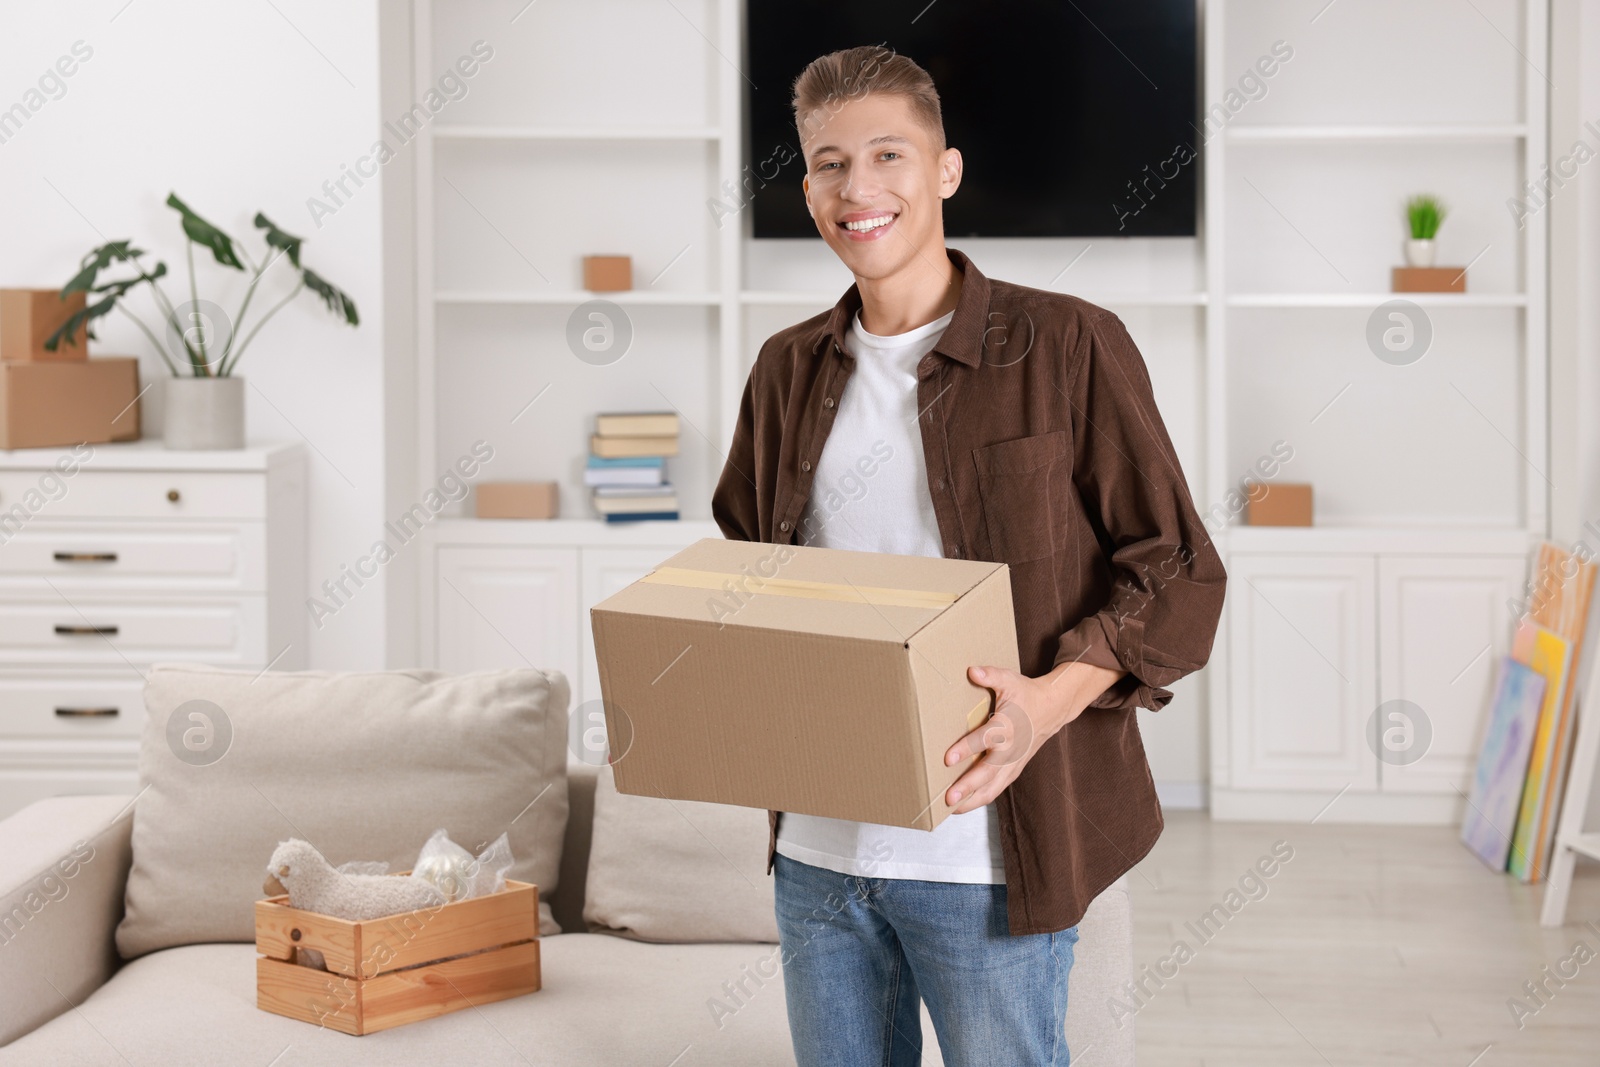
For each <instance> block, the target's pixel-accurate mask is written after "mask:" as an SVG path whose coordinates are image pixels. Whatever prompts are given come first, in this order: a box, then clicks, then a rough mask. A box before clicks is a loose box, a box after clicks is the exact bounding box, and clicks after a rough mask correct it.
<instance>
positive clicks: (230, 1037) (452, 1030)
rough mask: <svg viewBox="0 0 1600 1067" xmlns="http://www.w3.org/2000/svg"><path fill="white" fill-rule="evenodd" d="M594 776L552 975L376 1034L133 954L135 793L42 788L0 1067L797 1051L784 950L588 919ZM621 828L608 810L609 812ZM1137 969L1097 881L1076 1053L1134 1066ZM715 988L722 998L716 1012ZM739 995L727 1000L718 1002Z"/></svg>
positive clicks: (248, 952) (187, 965) (196, 950)
mask: <svg viewBox="0 0 1600 1067" xmlns="http://www.w3.org/2000/svg"><path fill="white" fill-rule="evenodd" d="M563 700H564V694H563ZM563 706H564V705H563ZM147 741H148V739H147ZM597 781H599V774H597V772H596V771H595V770H594V769H593V768H589V767H585V766H583V765H582V764H576V763H574V764H571V765H570V766H569V768H568V775H567V780H566V784H567V814H566V827H565V833H564V835H563V843H562V847H561V853H560V864H559V880H558V883H557V889H556V890H555V892H554V894H553V895H552V896H551V898H550V900H549V903H550V906H551V911H552V913H553V915H554V918H555V920H556V921H557V922H559V924H560V927H561V929H562V931H563V932H562V933H559V934H552V935H547V936H545V937H543V938H542V939H541V957H542V975H543V983H544V985H543V988H542V989H541V990H540V991H539V992H536V993H533V994H530V995H528V996H524V997H519V998H516V999H513V1000H508V1001H501V1002H498V1003H493V1004H485V1005H482V1006H478V1007H471V1008H467V1009H464V1010H461V1011H457V1012H454V1013H451V1014H448V1015H445V1016H441V1017H439V1018H436V1019H430V1020H425V1021H422V1022H418V1023H414V1024H410V1025H407V1026H402V1027H398V1028H396V1029H393V1030H388V1031H383V1032H380V1033H376V1034H370V1035H367V1036H365V1037H350V1036H347V1035H345V1034H342V1033H338V1032H335V1031H332V1030H327V1029H322V1028H318V1027H316V1026H313V1025H310V1024H307V1023H302V1022H298V1021H295V1020H291V1019H287V1018H283V1017H280V1016H277V1015H273V1014H270V1013H267V1012H264V1011H261V1010H259V1009H257V1008H256V1006H255V967H254V960H255V956H256V953H255V947H254V945H253V944H251V943H247V942H245V943H241V942H239V941H233V942H207V943H198V944H180V945H177V946H175V947H170V948H164V949H160V950H159V951H152V952H147V953H145V954H143V955H139V956H137V958H133V959H131V960H126V961H124V960H123V959H122V958H121V957H120V956H119V953H118V948H117V944H118V942H117V938H116V931H117V927H118V923H119V921H120V920H121V918H122V916H123V913H124V905H125V891H126V889H127V882H128V878H129V872H130V867H131V866H132V861H133V843H134V840H135V835H134V833H133V826H134V802H135V798H134V797H133V796H64V797H55V798H51V799H48V800H43V801H39V802H37V803H35V804H33V805H31V806H29V807H27V808H25V809H23V810H22V811H20V812H18V813H17V814H15V815H13V816H12V817H11V818H9V819H6V820H4V821H3V822H0V1005H3V1006H4V1007H3V1010H0V1067H9V1065H13V1064H17V1065H20V1064H29V1065H32V1064H73V1065H93V1064H102V1063H103V1064H134V1065H141V1067H142V1065H144V1064H151V1065H161V1067H179V1065H185V1064H207V1065H210V1064H230V1065H233V1064H259V1065H261V1067H268V1065H274V1067H291V1065H295V1067H299V1065H306V1064H341V1065H343V1064H360V1063H374V1064H406V1063H417V1064H437V1063H451V1064H456V1063H461V1064H467V1063H470V1064H473V1065H475V1067H482V1065H493V1064H507V1065H521V1067H528V1065H538V1067H545V1065H557V1064H585V1065H587V1064H628V1065H632V1064H648V1065H660V1067H667V1065H669V1064H670V1065H673V1067H691V1065H696V1064H730V1065H733V1064H737V1065H741V1067H756V1065H763V1064H792V1063H793V1062H794V1057H793V1053H792V1050H791V1046H790V1040H789V1031H788V1024H787V1019H786V1011H785V1003H784V993H783V982H782V974H781V968H773V967H772V966H771V964H772V961H775V960H776V955H775V954H776V951H777V946H775V945H773V944H766V943H757V942H748V943H744V942H722V943H716V942H699V943H662V942H649V941H644V940H639V939H637V938H633V937H626V936H618V935H617V934H616V933H610V932H589V931H590V930H592V929H599V928H600V927H601V926H602V925H604V924H602V923H596V922H594V921H592V915H593V914H594V913H595V912H597V911H598V910H599V906H598V905H597V904H596V903H595V899H594V898H595V897H596V895H597V894H598V892H599V891H600V890H601V889H602V888H604V887H602V886H599V885H596V884H595V882H594V881H592V879H595V878H612V879H614V880H620V878H618V868H617V867H616V866H615V864H616V862H617V860H616V855H615V853H616V849H615V847H613V848H612V849H611V853H612V858H610V859H607V860H605V862H604V863H603V864H602V863H596V864H595V865H594V869H591V845H592V844H593V843H594V841H593V834H594V832H595V829H594V828H595V820H594V811H595V800H596V794H597V792H600V793H601V795H602V798H604V797H605V796H606V795H607V793H606V791H605V790H604V789H599V790H597ZM602 785H609V782H608V781H607V782H605V783H602ZM610 795H613V796H614V795H615V794H614V791H612V792H611V794H610ZM613 810H615V809H613ZM725 810H728V811H740V812H742V811H744V810H745V809H725ZM757 816H758V818H759V821H760V822H762V823H764V822H765V816H764V814H761V813H757ZM616 821H617V817H616V816H615V815H613V816H612V817H611V821H610V825H615V824H616ZM604 823H605V820H602V824H604ZM656 836H663V837H664V836H665V835H664V834H663V835H656ZM78 842H84V843H87V844H88V845H90V846H91V847H92V848H93V850H94V859H93V861H92V862H88V863H85V864H82V865H81V866H79V867H77V868H76V869H75V870H74V871H73V873H72V876H71V878H70V879H69V880H65V881H63V880H60V879H55V880H53V881H52V882H51V883H41V881H40V873H41V872H47V871H49V870H50V869H51V868H52V865H53V864H56V863H58V862H59V861H60V859H61V858H62V857H63V856H67V855H69V854H70V853H71V852H72V850H73V849H74V846H75V844H76V843H78ZM762 844H763V845H764V841H763V842H762ZM601 851H602V850H599V849H596V850H594V852H595V857H596V859H598V858H599V855H600V852H601ZM634 851H639V850H638V849H636V848H635V847H634V843H633V842H631V841H630V842H629V849H628V852H629V854H630V855H631V854H632V853H633V852H634ZM763 851H764V850H763ZM632 862H633V864H634V865H636V867H635V869H634V870H633V871H630V872H628V873H629V876H630V878H632V880H633V882H634V884H635V885H637V884H640V882H639V879H638V878H637V875H638V874H639V873H640V872H649V871H650V870H651V868H652V864H653V862H654V861H653V857H652V855H650V854H648V853H647V852H642V851H640V854H638V855H636V856H633V861H632ZM663 862H670V860H663ZM41 884H51V885H54V886H55V889H54V890H53V892H52V895H50V896H47V897H44V898H42V899H41V897H40V895H39V889H40V886H41ZM643 884H649V883H648V882H647V881H646V882H644V883H643ZM761 888H762V890H763V891H765V888H766V887H761ZM28 893H32V894H33V896H32V898H31V900H30V901H28V902H26V903H25V901H24V895H25V894H28ZM690 896H692V894H690ZM613 897H615V894H613ZM130 899H131V898H130ZM586 902H587V904H588V906H587V908H586ZM691 904H693V902H692V901H691ZM698 906H704V902H701V903H700V905H698ZM586 912H588V913H589V915H587V916H586ZM612 925H618V924H616V923H613V924H612ZM764 964H765V966H763V965H764ZM763 973H766V974H771V977H768V978H765V979H763V978H761V977H760V975H761V974H763ZM1131 978H1132V935H1131V923H1130V910H1129V903H1128V891H1127V886H1126V884H1125V882H1124V883H1118V884H1117V885H1115V886H1113V887H1111V888H1110V889H1108V890H1107V891H1106V892H1105V893H1104V894H1102V895H1101V897H1100V898H1099V899H1098V900H1096V901H1095V903H1094V905H1093V906H1092V907H1091V909H1090V912H1089V915H1088V916H1087V917H1086V918H1085V920H1084V922H1083V923H1082V924H1081V925H1080V941H1079V943H1078V948H1077V962H1076V964H1075V966H1074V970H1073V972H1072V981H1071V992H1070V1009H1069V1018H1068V1026H1067V1030H1068V1039H1069V1042H1070V1045H1071V1047H1072V1050H1073V1053H1074V1062H1080V1061H1081V1062H1084V1063H1086V1064H1089V1065H1091V1067H1109V1065H1114V1064H1132V1063H1133V1062H1134V1061H1133V1028H1132V1026H1131V1025H1128V1026H1126V1027H1124V1028H1120V1029H1119V1028H1118V1027H1116V1026H1115V1025H1114V1024H1113V1022H1112V1016H1111V1014H1110V1012H1109V1010H1108V1001H1109V1000H1110V998H1112V997H1117V998H1119V999H1121V998H1123V996H1124V994H1123V993H1122V987H1123V985H1124V983H1126V982H1127V981H1129V980H1130V979H1131ZM714 1001H719V1002H720V1003H721V1004H722V1005H723V1007H724V1010H722V1011H720V1012H714V1011H713V1010H712V1008H711V1005H712V1003H713V1002H714ZM729 1004H732V1005H734V1006H735V1010H733V1011H731V1012H730V1011H727V1010H725V1009H726V1007H727V1006H728V1005H729ZM923 1033H924V1035H925V1041H924V1062H925V1063H932V1064H937V1063H941V1062H942V1060H941V1058H940V1056H939V1051H938V1043H937V1040H936V1039H935V1038H934V1037H933V1030H932V1027H931V1026H930V1025H929V1024H928V1022H927V1018H926V1009H924V1027H923Z"/></svg>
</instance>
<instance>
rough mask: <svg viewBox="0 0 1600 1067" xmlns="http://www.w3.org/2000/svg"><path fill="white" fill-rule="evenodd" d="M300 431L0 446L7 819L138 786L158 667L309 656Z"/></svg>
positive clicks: (0, 708)
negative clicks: (221, 443)
mask: <svg viewBox="0 0 1600 1067" xmlns="http://www.w3.org/2000/svg"><path fill="white" fill-rule="evenodd" d="M305 498H306V459H305V451H304V449H303V448H302V447H301V445H300V444H298V443H285V444H264V445H258V446H253V447H251V448H247V449H242V450H239V451H231V452H174V451H167V450H166V449H164V448H162V447H161V443H160V442H159V441H138V442H131V443H128V444H117V445H80V446H78V447H77V448H76V449H71V448H65V449H20V450H16V451H10V452H7V451H0V818H4V817H5V816H7V815H9V814H11V813H12V812H14V811H16V810H17V809H19V808H21V807H22V806H24V805H25V804H28V803H30V802H32V801H34V800H36V799H39V798H41V797H46V796H51V795H57V794H63V793H109V792H133V791H135V790H136V789H137V788H138V738H139V733H140V731H141V729H142V727H143V722H144V704H143V700H142V697H141V693H142V690H143V686H144V675H145V673H146V672H147V671H148V669H149V667H150V665H151V664H153V663H156V662H162V661H166V662H173V661H180V662H201V663H215V664H219V665H224V666H235V667H257V668H266V667H267V666H269V665H270V666H271V667H273V668H274V669H277V670H293V669H298V668H302V667H304V666H305V662H306V618H307V613H306V608H305V605H304V603H303V601H304V590H305V588H306V515H305Z"/></svg>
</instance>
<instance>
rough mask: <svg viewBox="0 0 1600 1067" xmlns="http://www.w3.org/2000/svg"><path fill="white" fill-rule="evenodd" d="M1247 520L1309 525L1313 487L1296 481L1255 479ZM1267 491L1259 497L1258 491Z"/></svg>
mask: <svg viewBox="0 0 1600 1067" xmlns="http://www.w3.org/2000/svg"><path fill="white" fill-rule="evenodd" d="M1249 489H1250V497H1249V504H1248V505H1247V507H1246V521H1247V522H1248V523H1249V525H1251V526H1310V525H1311V486H1310V485H1307V484H1304V483H1295V482H1253V483H1251V485H1250V486H1249ZM1257 489H1262V490H1264V492H1263V493H1262V494H1261V495H1260V497H1259V498H1258V497H1257V495H1256V490H1257Z"/></svg>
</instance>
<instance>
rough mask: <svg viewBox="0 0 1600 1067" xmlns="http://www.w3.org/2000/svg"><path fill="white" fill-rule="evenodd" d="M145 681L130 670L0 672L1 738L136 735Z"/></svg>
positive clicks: (54, 738) (141, 719)
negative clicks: (93, 672)
mask: <svg viewBox="0 0 1600 1067" xmlns="http://www.w3.org/2000/svg"><path fill="white" fill-rule="evenodd" d="M143 724H144V680H143V679H142V678H140V677H139V675H138V674H137V673H136V672H134V671H133V670H131V669H126V668H124V670H122V671H120V672H117V671H107V672H105V673H104V674H103V675H102V676H99V677H96V676H95V675H94V674H92V673H91V672H87V671H73V672H72V673H70V674H66V673H63V674H33V673H29V674H0V736H3V737H11V738H27V739H29V740H42V741H50V740H65V741H72V740H84V739H93V738H105V737H138V736H139V731H140V729H141V728H142V727H143Z"/></svg>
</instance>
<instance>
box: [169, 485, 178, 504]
mask: <svg viewBox="0 0 1600 1067" xmlns="http://www.w3.org/2000/svg"><path fill="white" fill-rule="evenodd" d="M167 499H168V500H170V501H172V502H173V503H174V504H176V503H177V502H178V491H177V490H176V489H168V490H167Z"/></svg>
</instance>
